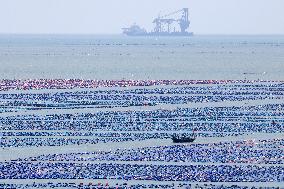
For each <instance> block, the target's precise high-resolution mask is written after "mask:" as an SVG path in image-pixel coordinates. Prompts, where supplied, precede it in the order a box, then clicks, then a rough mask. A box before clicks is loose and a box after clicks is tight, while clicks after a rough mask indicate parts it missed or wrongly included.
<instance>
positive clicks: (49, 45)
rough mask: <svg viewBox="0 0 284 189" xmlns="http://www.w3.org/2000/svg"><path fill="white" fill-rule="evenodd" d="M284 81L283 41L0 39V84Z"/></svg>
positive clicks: (96, 37)
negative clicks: (32, 81) (33, 81)
mask: <svg viewBox="0 0 284 189" xmlns="http://www.w3.org/2000/svg"><path fill="white" fill-rule="evenodd" d="M36 78H50V79H56V78H57V79H59V78H82V79H98V80H115V79H261V80H283V79H284V36H222V35H219V36H206V35H196V36H193V37H127V36H122V35H8V34H7V35H5V34H2V35H0V79H36Z"/></svg>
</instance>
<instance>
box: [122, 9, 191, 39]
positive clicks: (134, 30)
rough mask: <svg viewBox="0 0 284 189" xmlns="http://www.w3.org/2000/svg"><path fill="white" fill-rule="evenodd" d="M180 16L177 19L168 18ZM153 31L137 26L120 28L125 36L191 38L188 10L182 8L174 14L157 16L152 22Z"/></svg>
mask: <svg viewBox="0 0 284 189" xmlns="http://www.w3.org/2000/svg"><path fill="white" fill-rule="evenodd" d="M176 15H181V16H180V17H179V18H173V17H170V16H176ZM153 23H154V25H155V27H154V30H153V31H151V32H147V30H146V29H144V28H142V27H140V26H139V25H137V24H133V25H132V26H130V27H129V28H122V30H123V34H125V35H127V36H192V35H193V33H192V32H188V31H187V29H188V28H189V25H190V21H189V18H188V8H183V9H181V10H177V11H175V12H172V13H169V14H166V15H163V16H158V17H157V18H155V19H154V20H153Z"/></svg>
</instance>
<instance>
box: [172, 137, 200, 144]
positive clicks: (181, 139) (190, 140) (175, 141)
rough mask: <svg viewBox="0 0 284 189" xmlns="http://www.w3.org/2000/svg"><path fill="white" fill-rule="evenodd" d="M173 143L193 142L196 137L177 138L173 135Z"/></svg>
mask: <svg viewBox="0 0 284 189" xmlns="http://www.w3.org/2000/svg"><path fill="white" fill-rule="evenodd" d="M172 140H173V143H186V142H193V141H195V138H190V137H181V138H177V137H175V136H172Z"/></svg>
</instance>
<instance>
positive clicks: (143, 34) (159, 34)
mask: <svg viewBox="0 0 284 189" xmlns="http://www.w3.org/2000/svg"><path fill="white" fill-rule="evenodd" d="M125 35H127V36H134V37H135V36H142V37H143V36H145V37H146V36H150V37H151V36H153V37H160V36H165V37H190V36H193V33H192V32H186V33H178V32H177V33H154V32H153V33H139V34H138V33H125Z"/></svg>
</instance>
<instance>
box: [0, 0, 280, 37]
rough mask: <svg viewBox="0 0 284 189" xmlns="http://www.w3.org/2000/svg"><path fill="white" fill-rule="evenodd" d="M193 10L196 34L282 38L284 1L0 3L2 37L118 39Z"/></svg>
mask: <svg viewBox="0 0 284 189" xmlns="http://www.w3.org/2000/svg"><path fill="white" fill-rule="evenodd" d="M185 7H187V8H189V15H190V21H191V25H190V31H192V32H194V33H195V34H284V11H283V9H284V0H0V33H51V34H54V33H66V34H80V33H82V34H116V33H121V28H123V27H127V26H130V25H131V24H133V23H137V24H139V25H141V26H143V27H144V28H146V29H147V30H151V29H152V28H153V24H152V21H153V19H154V18H155V17H157V16H158V15H159V14H161V15H163V14H166V13H168V12H172V11H175V10H179V9H181V8H185Z"/></svg>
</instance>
